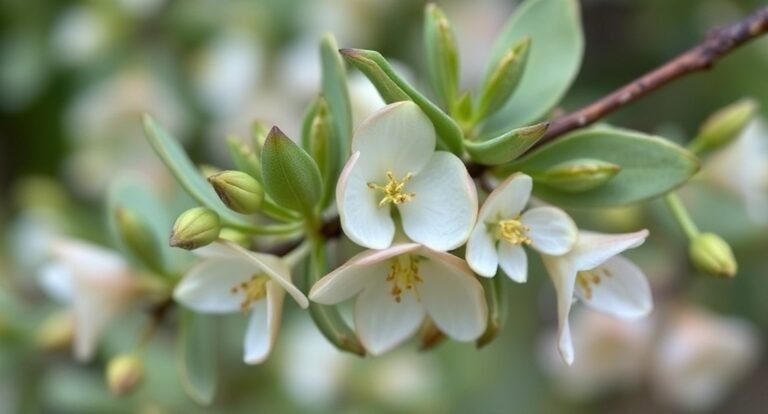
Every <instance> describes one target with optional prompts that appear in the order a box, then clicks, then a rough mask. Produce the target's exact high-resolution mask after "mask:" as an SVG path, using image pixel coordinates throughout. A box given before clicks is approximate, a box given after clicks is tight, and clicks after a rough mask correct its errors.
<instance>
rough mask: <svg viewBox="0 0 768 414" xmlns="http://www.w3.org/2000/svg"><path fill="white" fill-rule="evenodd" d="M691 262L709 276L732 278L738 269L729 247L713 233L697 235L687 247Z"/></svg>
mask: <svg viewBox="0 0 768 414" xmlns="http://www.w3.org/2000/svg"><path fill="white" fill-rule="evenodd" d="M688 253H689V255H690V258H691V262H693V264H694V265H695V266H696V268H697V269H699V271H701V272H703V273H706V274H708V275H710V276H717V277H727V278H730V277H734V276H735V275H736V271H737V268H738V264H737V263H736V259H735V258H734V257H733V251H731V246H729V245H728V243H726V241H725V240H723V239H722V238H721V237H720V236H718V235H717V234H714V233H701V234H699V235H697V236H696V237H695V238H694V239H693V240H692V241H691V244H690V246H689V251H688Z"/></svg>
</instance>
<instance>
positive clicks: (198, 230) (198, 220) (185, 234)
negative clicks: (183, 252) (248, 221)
mask: <svg viewBox="0 0 768 414" xmlns="http://www.w3.org/2000/svg"><path fill="white" fill-rule="evenodd" d="M220 228H221V227H220V225H219V215H218V214H216V213H215V212H214V211H213V210H210V209H208V208H205V207H195V208H191V209H189V210H187V211H185V212H183V213H181V215H180V216H179V218H177V219H176V223H174V224H173V230H171V238H170V245H171V246H173V247H180V248H182V249H187V250H193V249H196V248H198V247H202V246H205V245H207V244H210V243H213V242H214V241H216V239H217V238H218V237H219V231H220Z"/></svg>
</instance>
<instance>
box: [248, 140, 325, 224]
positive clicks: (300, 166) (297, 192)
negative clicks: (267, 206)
mask: <svg viewBox="0 0 768 414" xmlns="http://www.w3.org/2000/svg"><path fill="white" fill-rule="evenodd" d="M261 165H262V176H263V177H264V188H265V190H266V191H267V193H268V194H269V195H270V197H272V199H273V200H274V201H275V202H276V203H277V204H278V205H280V206H282V207H285V208H288V209H291V210H294V211H298V212H299V213H301V214H302V215H303V216H304V217H312V216H314V212H315V207H317V205H318V204H319V202H320V199H321V197H322V194H323V183H322V178H321V177H320V170H319V169H318V167H317V164H316V163H315V161H314V160H313V159H312V157H311V156H310V155H309V154H307V152H306V151H304V150H303V149H301V147H299V146H298V145H296V143H294V142H293V141H291V139H290V138H288V137H287V136H285V134H283V132H282V131H280V129H279V128H277V127H274V128H272V130H271V131H270V132H269V136H268V137H267V141H266V142H265V143H264V148H263V150H262V152H261Z"/></svg>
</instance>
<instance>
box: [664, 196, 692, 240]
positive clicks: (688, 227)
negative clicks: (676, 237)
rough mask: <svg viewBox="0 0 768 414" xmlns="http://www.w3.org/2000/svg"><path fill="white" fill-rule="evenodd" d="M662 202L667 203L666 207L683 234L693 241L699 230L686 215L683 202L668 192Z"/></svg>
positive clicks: (686, 211)
mask: <svg viewBox="0 0 768 414" xmlns="http://www.w3.org/2000/svg"><path fill="white" fill-rule="evenodd" d="M664 200H665V201H666V202H667V207H669V210H670V211H671V212H672V216H673V217H674V218H675V220H677V224H679V225H680V228H681V229H682V230H683V233H685V235H686V237H688V239H689V240H693V239H694V238H695V237H696V236H698V235H699V228H698V227H696V223H694V222H693V219H691V216H690V215H689V214H688V210H687V209H686V208H685V205H684V204H683V201H682V200H680V197H679V196H678V195H677V193H674V192H669V193H667V195H666V196H664Z"/></svg>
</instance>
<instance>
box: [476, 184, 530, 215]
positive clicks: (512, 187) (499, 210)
mask: <svg viewBox="0 0 768 414" xmlns="http://www.w3.org/2000/svg"><path fill="white" fill-rule="evenodd" d="M532 189H533V180H531V177H529V176H527V175H525V174H513V175H510V176H509V177H508V178H507V179H506V180H504V181H503V182H502V183H501V184H499V186H498V187H496V189H495V190H493V192H492V193H491V194H489V195H488V198H486V199H485V203H483V207H482V208H481V209H480V220H479V222H481V223H487V224H496V222H497V221H498V220H499V219H511V218H515V217H517V216H518V215H519V214H520V212H521V211H523V208H525V205H526V204H527V203H528V199H529V198H531V190H532Z"/></svg>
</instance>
